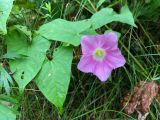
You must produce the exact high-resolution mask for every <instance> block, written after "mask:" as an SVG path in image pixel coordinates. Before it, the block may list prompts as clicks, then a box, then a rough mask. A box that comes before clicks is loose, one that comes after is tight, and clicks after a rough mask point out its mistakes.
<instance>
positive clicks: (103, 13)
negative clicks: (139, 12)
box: [91, 5, 136, 29]
mask: <svg viewBox="0 0 160 120" xmlns="http://www.w3.org/2000/svg"><path fill="white" fill-rule="evenodd" d="M91 21H92V25H93V28H95V29H97V28H100V27H102V26H103V25H106V24H108V23H111V22H113V21H117V22H122V23H126V24H129V25H132V26H134V27H136V25H135V23H134V18H133V16H132V13H131V12H130V10H129V8H128V6H127V5H125V6H124V7H122V9H121V11H120V14H117V13H116V12H115V11H113V9H112V8H103V9H102V10H100V11H99V12H97V13H95V14H93V15H92V17H91Z"/></svg>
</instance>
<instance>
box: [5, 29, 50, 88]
mask: <svg viewBox="0 0 160 120" xmlns="http://www.w3.org/2000/svg"><path fill="white" fill-rule="evenodd" d="M26 39H27V38H26V36H25V35H24V34H20V33H19V32H17V31H12V32H10V34H8V35H7V37H6V43H7V52H8V53H15V54H20V55H25V56H27V57H23V58H21V59H20V58H18V59H15V60H10V61H9V64H10V68H11V71H12V72H13V73H14V74H13V77H14V79H15V80H16V82H17V83H18V85H19V89H20V90H21V91H23V90H24V88H25V86H26V85H27V84H28V83H29V82H30V81H31V80H32V79H33V78H34V77H35V76H36V74H37V73H38V72H39V70H40V68H41V66H42V64H43V62H44V59H45V57H46V51H47V49H49V46H50V42H49V41H48V40H46V39H45V38H43V37H41V36H36V37H35V38H33V40H32V43H31V44H29V43H28V42H27V40H26Z"/></svg>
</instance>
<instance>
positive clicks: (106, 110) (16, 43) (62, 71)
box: [0, 0, 160, 120]
mask: <svg viewBox="0 0 160 120" xmlns="http://www.w3.org/2000/svg"><path fill="white" fill-rule="evenodd" d="M7 2H8V3H7ZM0 3H3V4H0V16H1V17H0V21H1V22H0V31H1V36H0V43H1V44H0V60H1V61H2V63H1V66H0V73H1V74H0V87H1V95H0V103H1V104H0V116H1V117H2V118H0V119H4V120H5V119H6V120H7V119H11V120H14V119H15V118H16V116H17V118H19V119H26V120H28V119H31V120H32V119H33V120H34V119H35V120H37V119H44V120H48V119H106V118H107V119H108V118H119V119H136V118H137V117H136V115H131V116H129V115H127V114H125V113H124V112H123V108H122V107H121V106H120V102H121V100H122V99H123V97H124V95H125V94H127V92H128V91H132V89H133V87H134V85H135V84H136V83H137V82H138V81H140V80H146V81H150V80H156V81H157V82H159V80H160V69H159V66H160V63H159V62H160V61H159V47H158V46H159V44H160V42H159V41H158V36H159V33H158V32H155V31H158V30H159V28H158V25H157V24H158V23H159V6H160V4H159V1H158V0H153V1H150V0H144V1H138V0H135V1H129V0H128V1H125V0H106V1H104V0H99V1H98V0H93V1H91V0H73V1H70V0H65V1H64V0H38V1H34V0H15V1H14V2H13V1H12V0H6V1H5V2H4V1H2V0H0ZM12 3H13V4H14V5H13V7H12ZM127 4H128V6H129V8H130V9H129V8H128V6H127ZM6 8H8V9H6ZM11 8H12V10H11ZM130 10H131V12H130ZM3 11H4V12H3ZM10 11H11V12H10ZM147 11H148V12H147ZM1 13H3V14H1ZM151 13H154V14H151ZM132 14H133V16H132ZM8 16H9V18H8ZM133 17H134V18H133ZM7 18H8V19H7ZM134 21H135V22H134ZM6 23H7V29H6ZM122 23H123V24H122ZM124 23H126V24H124ZM135 23H136V24H135ZM127 24H128V25H127ZM6 30H8V31H6ZM95 30H96V31H95ZM106 30H114V31H118V32H120V33H121V37H120V39H119V47H120V48H121V50H122V52H123V54H124V55H125V58H126V59H127V64H126V65H125V67H123V68H121V69H118V70H116V71H114V72H113V73H112V76H111V77H110V79H109V80H108V81H107V82H106V83H101V82H100V81H99V80H97V78H95V76H92V75H91V74H84V73H80V72H79V71H78V70H77V68H76V65H77V62H78V61H79V58H80V55H81V52H80V49H79V47H77V46H78V45H79V44H80V38H81V36H83V35H85V34H95V33H96V32H97V33H104V32H105V31H106ZM10 76H11V77H10ZM70 76H71V77H70ZM12 78H13V80H12ZM70 78H71V79H70ZM70 80H71V81H70ZM14 81H15V82H14ZM69 83H70V85H69ZM68 89H69V90H68ZM41 93H43V95H44V96H45V97H46V98H45V97H44V96H43V95H42V94H41ZM66 95H67V97H66ZM65 99H66V101H65ZM49 101H50V102H49ZM64 101H65V104H64ZM51 103H52V104H51ZM53 104H54V105H55V106H56V108H55V107H54V106H53ZM18 108H19V109H18ZM57 108H58V109H57ZM17 111H19V112H17ZM5 112H6V113H8V114H4V113H5ZM1 114H2V115H1ZM159 114H160V113H159V103H158V102H157V101H156V100H155V101H154V102H153V104H152V106H151V110H150V114H149V116H148V119H153V120H154V119H159V118H160V116H159Z"/></svg>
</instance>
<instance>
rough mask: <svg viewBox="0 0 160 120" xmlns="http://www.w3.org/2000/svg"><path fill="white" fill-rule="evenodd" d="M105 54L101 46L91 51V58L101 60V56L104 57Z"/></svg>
mask: <svg viewBox="0 0 160 120" xmlns="http://www.w3.org/2000/svg"><path fill="white" fill-rule="evenodd" d="M105 55H106V52H105V51H104V50H103V49H102V48H97V49H95V51H94V52H93V58H94V59H95V60H98V61H101V60H103V58H104V57H105Z"/></svg>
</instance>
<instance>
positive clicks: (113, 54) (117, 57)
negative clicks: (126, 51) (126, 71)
mask: <svg viewBox="0 0 160 120" xmlns="http://www.w3.org/2000/svg"><path fill="white" fill-rule="evenodd" d="M105 59H106V60H105V61H106V64H107V63H108V64H109V65H110V66H111V67H112V68H113V69H116V68H119V67H122V66H124V64H125V63H126V60H125V58H124V56H123V55H122V54H121V51H120V50H119V48H117V49H115V50H112V51H108V53H107V55H106V58H105Z"/></svg>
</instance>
